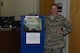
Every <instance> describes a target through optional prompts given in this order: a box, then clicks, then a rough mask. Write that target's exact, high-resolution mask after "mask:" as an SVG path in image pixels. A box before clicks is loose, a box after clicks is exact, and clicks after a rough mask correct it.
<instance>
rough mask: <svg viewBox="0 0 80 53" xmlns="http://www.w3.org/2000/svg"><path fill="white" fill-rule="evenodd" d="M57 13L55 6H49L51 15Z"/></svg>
mask: <svg viewBox="0 0 80 53" xmlns="http://www.w3.org/2000/svg"><path fill="white" fill-rule="evenodd" d="M57 12H58V7H57V6H56V5H52V6H51V14H52V15H56V14H57Z"/></svg>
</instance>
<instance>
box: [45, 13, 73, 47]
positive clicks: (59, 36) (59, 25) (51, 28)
mask: <svg viewBox="0 0 80 53" xmlns="http://www.w3.org/2000/svg"><path fill="white" fill-rule="evenodd" d="M44 20H45V41H44V44H45V45H44V48H49V49H51V48H55V47H64V35H67V34H69V33H70V32H71V30H72V25H71V24H70V22H69V21H68V20H67V19H66V18H64V17H63V16H62V15H59V14H58V15H57V16H55V17H54V19H52V20H51V17H50V16H45V18H44ZM63 28H64V30H63ZM58 29H61V30H62V33H60V32H58Z"/></svg>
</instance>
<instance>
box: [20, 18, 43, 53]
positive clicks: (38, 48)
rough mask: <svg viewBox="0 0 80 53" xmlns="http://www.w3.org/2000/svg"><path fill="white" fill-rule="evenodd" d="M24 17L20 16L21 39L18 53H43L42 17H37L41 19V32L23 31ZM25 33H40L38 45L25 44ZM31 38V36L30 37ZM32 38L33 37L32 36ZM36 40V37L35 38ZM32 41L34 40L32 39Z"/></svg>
mask: <svg viewBox="0 0 80 53" xmlns="http://www.w3.org/2000/svg"><path fill="white" fill-rule="evenodd" d="M25 17H26V16H21V22H20V23H21V39H20V53H44V16H39V18H41V20H42V21H41V23H42V25H41V27H42V30H41V31H39V32H34V31H33V32H26V31H24V18H25ZM27 33H40V43H38V44H36V43H35V44H33V43H31V44H27V43H26V41H27V38H26V36H27ZM30 36H31V35H30ZM32 36H33V35H32ZM36 38H37V37H36ZM33 40H34V39H33Z"/></svg>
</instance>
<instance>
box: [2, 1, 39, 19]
mask: <svg viewBox="0 0 80 53" xmlns="http://www.w3.org/2000/svg"><path fill="white" fill-rule="evenodd" d="M3 2H4V6H3V7H1V16H16V18H15V19H16V20H20V16H21V15H27V14H28V13H34V14H36V13H37V7H38V6H37V0H3Z"/></svg>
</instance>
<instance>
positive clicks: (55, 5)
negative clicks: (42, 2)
mask: <svg viewBox="0 0 80 53" xmlns="http://www.w3.org/2000/svg"><path fill="white" fill-rule="evenodd" d="M53 5H54V6H56V7H57V8H58V5H57V4H51V5H50V8H51V7H52V6H53Z"/></svg>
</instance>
